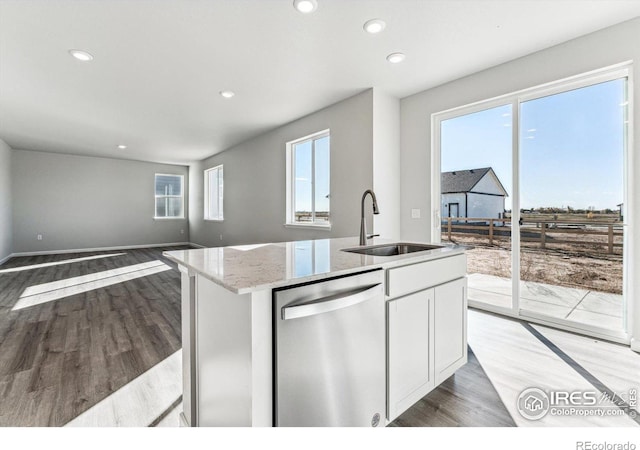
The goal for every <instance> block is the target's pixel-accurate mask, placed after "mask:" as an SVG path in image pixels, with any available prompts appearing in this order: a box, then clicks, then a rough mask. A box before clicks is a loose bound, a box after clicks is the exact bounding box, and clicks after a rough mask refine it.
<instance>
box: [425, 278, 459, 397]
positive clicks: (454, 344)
mask: <svg viewBox="0 0 640 450" xmlns="http://www.w3.org/2000/svg"><path fill="white" fill-rule="evenodd" d="M466 288H467V279H466V278H460V279H458V280H455V281H451V282H449V283H445V284H442V285H440V286H437V287H435V288H434V289H433V291H434V297H435V301H434V314H433V317H434V332H435V338H434V344H435V354H434V359H435V381H436V385H438V384H440V383H442V382H443V381H444V380H446V379H447V378H449V377H450V376H451V375H453V373H454V372H455V371H456V370H458V369H459V368H460V367H462V366H463V365H464V364H465V363H466V362H467V296H466Z"/></svg>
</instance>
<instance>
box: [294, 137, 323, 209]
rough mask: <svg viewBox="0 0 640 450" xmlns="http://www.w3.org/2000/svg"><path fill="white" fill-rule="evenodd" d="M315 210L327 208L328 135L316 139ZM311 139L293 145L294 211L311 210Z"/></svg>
mask: <svg viewBox="0 0 640 450" xmlns="http://www.w3.org/2000/svg"><path fill="white" fill-rule="evenodd" d="M315 145H316V149H315V150H316V152H315V175H316V211H328V210H329V198H327V195H329V193H330V192H329V189H330V184H329V136H326V137H323V138H320V139H316V141H315ZM311 157H312V151H311V141H307V142H304V143H302V144H296V146H295V165H296V167H295V171H296V174H295V175H296V204H295V209H296V211H311V192H312V190H311V186H312V185H311V181H312V176H311V170H312V165H311Z"/></svg>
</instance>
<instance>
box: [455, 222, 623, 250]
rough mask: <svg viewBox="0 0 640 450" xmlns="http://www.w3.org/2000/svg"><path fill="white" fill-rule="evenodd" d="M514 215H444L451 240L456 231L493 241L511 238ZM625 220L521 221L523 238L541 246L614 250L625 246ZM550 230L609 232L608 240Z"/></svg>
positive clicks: (460, 233)
mask: <svg viewBox="0 0 640 450" xmlns="http://www.w3.org/2000/svg"><path fill="white" fill-rule="evenodd" d="M469 222H471V223H469ZM510 223H511V219H490V218H483V217H445V218H443V224H442V233H443V234H446V236H447V239H449V240H450V241H451V236H452V234H458V235H462V234H464V235H472V236H487V238H488V239H489V245H493V243H494V240H500V239H510V238H511V225H508V224H510ZM622 227H623V224H622V223H611V222H596V221H591V220H586V221H585V220H582V221H578V220H553V219H540V220H538V219H535V220H533V219H530V218H528V219H526V220H523V221H522V223H521V224H520V236H521V237H520V241H522V242H537V243H539V244H540V248H546V247H547V246H548V245H556V244H558V245H560V244H572V245H576V244H579V245H587V244H588V245H601V246H603V247H605V248H606V249H607V253H609V254H613V249H614V248H616V247H622V243H619V242H616V239H615V238H616V237H621V236H623V231H622ZM550 234H573V235H578V236H585V237H586V236H606V237H607V239H606V241H605V240H593V241H592V240H575V239H573V240H571V239H563V240H560V239H558V238H557V237H555V236H553V237H551V236H549V235H550Z"/></svg>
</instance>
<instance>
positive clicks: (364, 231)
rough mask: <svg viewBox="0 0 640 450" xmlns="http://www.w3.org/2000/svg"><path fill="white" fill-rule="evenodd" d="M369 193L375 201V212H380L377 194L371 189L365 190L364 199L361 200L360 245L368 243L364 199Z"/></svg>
mask: <svg viewBox="0 0 640 450" xmlns="http://www.w3.org/2000/svg"><path fill="white" fill-rule="evenodd" d="M367 195H371V201H372V202H373V213H374V214H380V210H379V209H378V200H377V199H376V194H375V193H374V192H373V191H372V190H371V189H367V190H366V191H364V194H362V201H361V202H360V245H366V244H367V222H366V221H365V220H364V200H365V199H366V198H367Z"/></svg>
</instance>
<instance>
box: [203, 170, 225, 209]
mask: <svg viewBox="0 0 640 450" xmlns="http://www.w3.org/2000/svg"><path fill="white" fill-rule="evenodd" d="M223 184H224V182H223V172H222V166H216V167H212V168H211V169H207V170H205V171H204V220H223V219H224V216H223V212H222V211H223V209H222V204H223V202H222V199H223V193H222V192H223V189H222V187H223Z"/></svg>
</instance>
